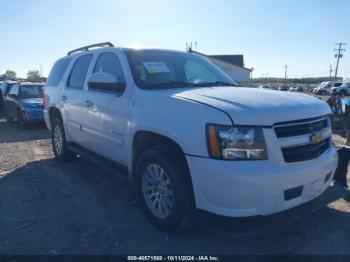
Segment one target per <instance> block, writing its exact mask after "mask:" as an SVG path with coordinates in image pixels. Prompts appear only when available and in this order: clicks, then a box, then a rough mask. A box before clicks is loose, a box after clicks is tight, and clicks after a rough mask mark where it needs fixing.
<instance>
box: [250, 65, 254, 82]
mask: <svg viewBox="0 0 350 262" xmlns="http://www.w3.org/2000/svg"><path fill="white" fill-rule="evenodd" d="M254 70H255V69H254V67H252V68H251V69H250V85H252V82H253V71H254Z"/></svg>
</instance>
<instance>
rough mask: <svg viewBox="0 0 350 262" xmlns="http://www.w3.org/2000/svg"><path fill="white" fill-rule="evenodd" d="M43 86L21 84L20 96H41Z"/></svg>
mask: <svg viewBox="0 0 350 262" xmlns="http://www.w3.org/2000/svg"><path fill="white" fill-rule="evenodd" d="M42 97H43V88H42V86H40V85H37V86H35V85H23V86H21V94H20V98H42Z"/></svg>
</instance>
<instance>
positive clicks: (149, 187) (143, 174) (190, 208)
mask: <svg viewBox="0 0 350 262" xmlns="http://www.w3.org/2000/svg"><path fill="white" fill-rule="evenodd" d="M136 185H137V194H138V199H139V201H140V204H141V207H142V209H143V210H144V212H145V214H146V216H147V217H148V218H149V220H150V221H151V222H152V223H153V224H154V225H156V226H157V227H159V228H161V229H162V230H164V231H166V232H175V231H181V230H184V229H186V228H188V227H189V226H191V225H192V223H193V215H194V199H193V193H192V183H191V180H190V176H189V172H188V170H187V165H186V163H185V162H184V160H183V158H182V157H181V155H180V154H179V153H175V152H174V149H173V148H172V147H171V146H166V145H165V146H157V147H155V148H151V149H149V150H147V151H145V152H144V153H142V155H141V156H140V159H139V161H138V163H137V168H136Z"/></svg>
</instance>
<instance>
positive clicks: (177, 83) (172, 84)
mask: <svg viewBox="0 0 350 262" xmlns="http://www.w3.org/2000/svg"><path fill="white" fill-rule="evenodd" d="M148 86H149V87H150V88H157V87H176V86H179V87H193V86H200V85H199V84H195V83H190V82H181V81H172V82H165V83H154V84H150V85H148Z"/></svg>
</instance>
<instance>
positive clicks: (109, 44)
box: [67, 42, 114, 55]
mask: <svg viewBox="0 0 350 262" xmlns="http://www.w3.org/2000/svg"><path fill="white" fill-rule="evenodd" d="M106 46H108V47H114V45H113V44H112V43H111V42H104V43H98V44H93V45H87V46H83V47H80V48H77V49H74V50H72V51H69V52H68V54H67V55H71V54H73V53H76V52H80V51H88V50H89V49H90V48H93V47H106Z"/></svg>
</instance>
